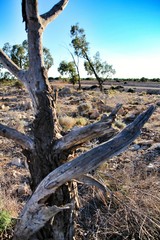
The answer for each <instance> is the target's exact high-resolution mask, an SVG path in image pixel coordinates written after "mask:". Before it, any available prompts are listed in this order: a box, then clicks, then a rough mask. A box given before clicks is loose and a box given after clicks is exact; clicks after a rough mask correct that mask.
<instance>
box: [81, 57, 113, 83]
mask: <svg viewBox="0 0 160 240" xmlns="http://www.w3.org/2000/svg"><path fill="white" fill-rule="evenodd" d="M91 62H92V66H93V67H94V69H95V71H96V73H97V74H98V76H99V77H100V80H99V81H100V85H103V83H104V81H105V80H106V79H108V78H111V77H112V75H113V74H115V72H116V71H115V70H114V69H113V67H112V65H109V64H108V63H107V62H106V61H105V62H103V61H102V60H101V58H100V53H99V52H97V53H96V54H95V55H94V57H93V61H91ZM84 67H85V70H86V71H87V74H88V75H93V74H94V72H93V68H92V67H91V65H90V64H89V62H88V61H85V62H84Z"/></svg>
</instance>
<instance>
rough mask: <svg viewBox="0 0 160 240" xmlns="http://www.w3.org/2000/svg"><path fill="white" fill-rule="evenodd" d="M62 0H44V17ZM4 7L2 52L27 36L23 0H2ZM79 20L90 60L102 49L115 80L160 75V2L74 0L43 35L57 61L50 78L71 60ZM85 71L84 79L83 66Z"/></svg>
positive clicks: (41, 3) (0, 20) (0, 24)
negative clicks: (73, 34) (70, 49)
mask: <svg viewBox="0 0 160 240" xmlns="http://www.w3.org/2000/svg"><path fill="white" fill-rule="evenodd" d="M57 1H58V0H57ZM57 1H55V0H39V11H40V13H44V12H46V11H48V10H49V9H50V8H51V7H52V6H53V5H54V4H55V3H57ZM0 9H1V10H0V11H1V17H0V48H2V47H3V45H4V43H6V42H9V43H10V44H11V45H13V44H15V43H21V42H22V41H23V40H24V39H26V38H27V36H26V33H25V30H24V28H25V26H24V24H23V23H22V17H21V0H16V1H15V0H7V1H6V0H1V1H0ZM77 22H78V23H79V25H80V27H82V28H84V29H85V32H86V36H87V41H88V42H90V56H93V55H94V54H95V53H96V52H97V51H99V52H100V55H101V58H102V59H103V60H104V61H107V62H108V63H109V64H112V65H113V67H114V68H115V70H116V75H115V77H124V78H132V77H133V78H136V77H139V78H141V77H148V78H158V77H160V0H103V1H102V0H101V1H100V0H94V1H93V0H70V2H69V4H68V6H67V7H66V9H65V10H64V11H63V13H62V14H61V15H60V16H59V17H58V18H57V19H56V20H55V21H54V22H52V23H50V24H49V25H48V27H47V29H46V30H45V32H44V35H43V43H44V46H45V47H48V48H49V49H50V51H51V53H52V55H53V58H54V62H55V64H54V66H53V67H52V69H51V70H50V76H51V75H52V76H58V75H59V74H58V73H57V67H58V65H59V62H60V61H62V60H69V61H70V60H72V59H71V57H70V55H69V53H68V51H67V50H66V49H65V47H64V46H68V45H69V43H70V40H71V39H70V33H69V31H70V27H71V25H74V24H75V23H77ZM81 73H82V75H83V76H84V74H85V73H84V70H83V68H82V66H81Z"/></svg>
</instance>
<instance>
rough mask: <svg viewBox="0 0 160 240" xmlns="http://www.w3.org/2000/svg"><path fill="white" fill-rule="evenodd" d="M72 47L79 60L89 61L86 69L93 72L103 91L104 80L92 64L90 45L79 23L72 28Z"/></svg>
mask: <svg viewBox="0 0 160 240" xmlns="http://www.w3.org/2000/svg"><path fill="white" fill-rule="evenodd" d="M70 33H71V38H72V41H71V46H72V47H73V48H74V53H75V55H76V56H77V57H78V58H80V57H81V58H84V59H85V60H86V61H87V64H85V65H86V69H87V70H89V71H90V72H92V74H94V76H95V77H96V79H97V81H98V84H99V88H100V90H101V91H103V80H102V79H101V77H100V76H99V74H98V72H97V70H98V67H97V69H96V68H95V66H96V65H94V63H93V62H92V60H91V59H90V57H89V43H88V42H87V40H86V34H85V31H84V29H83V28H80V27H79V25H78V23H77V24H76V25H73V26H71V30H70Z"/></svg>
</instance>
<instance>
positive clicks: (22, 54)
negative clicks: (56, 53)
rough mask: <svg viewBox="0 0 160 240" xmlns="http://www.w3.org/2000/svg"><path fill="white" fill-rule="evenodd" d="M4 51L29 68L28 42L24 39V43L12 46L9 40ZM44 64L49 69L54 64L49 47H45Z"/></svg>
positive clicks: (13, 59) (12, 58) (14, 60)
mask: <svg viewBox="0 0 160 240" xmlns="http://www.w3.org/2000/svg"><path fill="white" fill-rule="evenodd" d="M3 51H4V52H5V53H6V54H7V55H8V56H9V57H10V59H11V60H12V61H13V62H14V63H15V64H16V65H17V66H18V67H20V68H22V69H28V68H29V54H28V42H27V40H24V41H23V42H22V44H15V45H13V46H11V45H10V44H9V43H8V42H7V43H5V44H4V46H3ZM43 58H44V66H45V68H46V69H47V70H49V69H50V68H51V66H52V65H53V58H52V56H51V54H50V51H49V49H48V48H46V47H43Z"/></svg>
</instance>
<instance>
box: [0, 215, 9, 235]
mask: <svg viewBox="0 0 160 240" xmlns="http://www.w3.org/2000/svg"><path fill="white" fill-rule="evenodd" d="M11 223H12V218H11V215H10V213H9V212H8V211H6V210H0V233H2V232H3V231H5V230H6V229H7V228H8V227H10V226H11Z"/></svg>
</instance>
